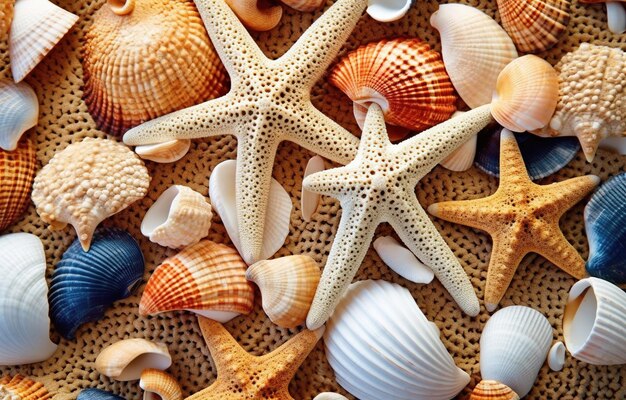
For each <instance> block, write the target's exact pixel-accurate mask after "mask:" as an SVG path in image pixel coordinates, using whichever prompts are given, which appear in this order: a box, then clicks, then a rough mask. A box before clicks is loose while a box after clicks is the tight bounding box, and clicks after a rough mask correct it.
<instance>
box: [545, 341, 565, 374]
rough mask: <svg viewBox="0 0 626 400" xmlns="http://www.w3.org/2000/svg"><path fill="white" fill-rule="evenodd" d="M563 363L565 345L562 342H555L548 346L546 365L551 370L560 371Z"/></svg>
mask: <svg viewBox="0 0 626 400" xmlns="http://www.w3.org/2000/svg"><path fill="white" fill-rule="evenodd" d="M564 365H565V345H564V344H563V342H556V343H555V344H554V345H553V346H552V347H550V352H549V353H548V366H549V367H550V369H551V370H552V371H557V372H558V371H560V370H562V369H563V366H564Z"/></svg>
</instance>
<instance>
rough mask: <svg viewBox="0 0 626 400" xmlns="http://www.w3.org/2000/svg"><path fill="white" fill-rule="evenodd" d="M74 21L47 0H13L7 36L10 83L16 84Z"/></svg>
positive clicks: (69, 14)
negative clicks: (13, 6) (14, 0)
mask: <svg viewBox="0 0 626 400" xmlns="http://www.w3.org/2000/svg"><path fill="white" fill-rule="evenodd" d="M76 21H78V16H76V15H74V14H72V13H70V12H68V11H65V10H64V9H62V8H60V7H58V6H56V5H55V4H53V3H51V2H49V1H48V0H17V1H16V2H15V8H14V10H13V22H12V23H11V30H10V34H9V55H10V58H11V72H12V73H13V80H15V82H20V81H21V80H22V79H24V78H25V77H26V75H28V74H29V73H30V71H32V70H33V68H35V67H36V66H37V64H39V62H40V61H41V60H43V58H44V57H45V56H46V54H48V52H49V51H50V50H52V48H53V47H54V46H56V44H57V43H58V42H59V41H60V40H61V39H62V38H63V36H65V34H66V33H67V32H68V31H69V30H70V29H71V28H72V26H74V24H75V23H76Z"/></svg>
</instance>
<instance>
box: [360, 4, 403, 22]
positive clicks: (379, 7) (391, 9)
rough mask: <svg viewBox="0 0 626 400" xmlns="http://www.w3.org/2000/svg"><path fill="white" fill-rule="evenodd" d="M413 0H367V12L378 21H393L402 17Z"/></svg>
mask: <svg viewBox="0 0 626 400" xmlns="http://www.w3.org/2000/svg"><path fill="white" fill-rule="evenodd" d="M412 4H413V0H368V2H367V13H368V14H369V16H370V17H372V18H374V19H375V20H376V21H380V22H393V21H397V20H399V19H400V18H402V17H404V16H405V15H406V13H407V12H408V11H409V8H411V5H412Z"/></svg>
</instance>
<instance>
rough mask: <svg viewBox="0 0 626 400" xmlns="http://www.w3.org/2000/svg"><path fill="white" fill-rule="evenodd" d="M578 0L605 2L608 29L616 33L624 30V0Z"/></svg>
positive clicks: (625, 20)
mask: <svg viewBox="0 0 626 400" xmlns="http://www.w3.org/2000/svg"><path fill="white" fill-rule="evenodd" d="M580 2H581V3H588V4H595V3H605V4H606V20H607V25H608V27H609V30H610V31H611V32H613V33H615V34H618V35H621V34H622V33H624V32H625V31H626V8H625V7H626V6H625V5H624V0H613V1H606V0H580Z"/></svg>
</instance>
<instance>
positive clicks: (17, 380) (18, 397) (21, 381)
mask: <svg viewBox="0 0 626 400" xmlns="http://www.w3.org/2000/svg"><path fill="white" fill-rule="evenodd" d="M2 395H5V396H7V397H2V398H3V399H15V400H22V399H24V400H26V399H28V400H48V399H52V394H50V393H49V392H48V389H46V387H45V386H44V385H43V384H42V383H40V382H35V381H33V380H31V379H29V378H26V377H24V376H22V375H15V376H3V377H2V378H0V396H2Z"/></svg>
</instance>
